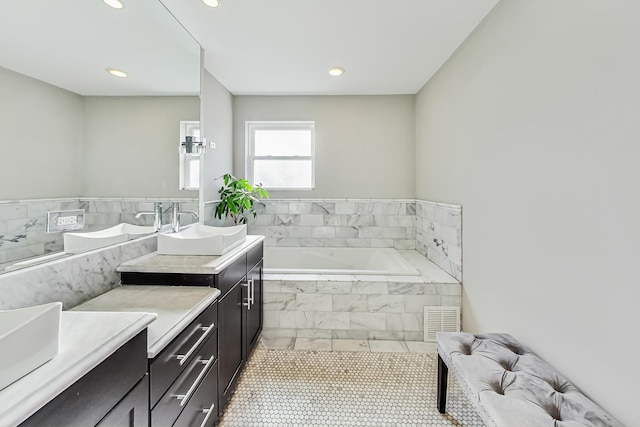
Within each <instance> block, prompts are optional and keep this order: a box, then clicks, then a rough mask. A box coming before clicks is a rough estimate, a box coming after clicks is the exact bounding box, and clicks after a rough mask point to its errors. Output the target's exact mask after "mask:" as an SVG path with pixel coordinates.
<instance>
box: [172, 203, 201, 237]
mask: <svg viewBox="0 0 640 427" xmlns="http://www.w3.org/2000/svg"><path fill="white" fill-rule="evenodd" d="M185 214H186V215H192V216H193V218H194V219H199V218H200V216H199V215H198V213H197V212H194V211H181V210H180V202H174V203H173V206H172V209H171V221H172V222H171V230H172V231H173V232H174V233H177V232H179V231H180V215H185Z"/></svg>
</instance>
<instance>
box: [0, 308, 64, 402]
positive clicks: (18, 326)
mask: <svg viewBox="0 0 640 427" xmlns="http://www.w3.org/2000/svg"><path fill="white" fill-rule="evenodd" d="M61 311H62V303H61V302H53V303H50V304H44V305H38V306H35V307H27V308H19V309H16V310H0V390H1V389H3V388H5V387H6V386H8V385H9V384H11V383H13V382H14V381H16V380H18V379H20V378H22V377H23V376H25V375H27V374H28V373H29V372H31V371H33V370H34V369H36V368H37V367H39V366H40V365H42V364H44V363H46V362H48V361H49V360H51V359H53V357H54V356H55V355H56V354H58V350H59V347H60V312H61Z"/></svg>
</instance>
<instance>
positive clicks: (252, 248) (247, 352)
mask: <svg viewBox="0 0 640 427" xmlns="http://www.w3.org/2000/svg"><path fill="white" fill-rule="evenodd" d="M263 240H264V237H263V236H247V238H246V240H245V242H244V243H243V244H242V245H240V246H238V247H236V248H234V249H232V250H231V251H229V252H227V253H226V254H224V255H221V256H188V255H187V256H182V255H159V254H157V253H151V254H148V255H145V256H143V257H140V258H137V259H134V260H131V261H128V262H125V263H124V264H122V265H121V266H120V267H119V268H118V271H120V272H121V280H122V283H123V285H129V286H127V287H128V288H133V287H135V286H145V285H146V286H149V285H155V286H176V285H179V286H183V287H184V286H189V287H212V288H216V289H217V290H219V292H220V295H219V297H218V300H217V319H218V326H217V344H218V349H219V352H218V360H217V396H218V397H217V398H218V405H217V415H218V416H219V415H221V414H222V413H223V411H224V408H225V407H226V405H227V403H228V402H229V399H230V398H231V394H232V393H233V390H234V389H235V386H236V384H237V381H238V379H239V377H240V373H241V372H242V369H243V368H244V365H245V363H246V361H247V360H248V359H249V357H250V356H251V353H252V352H253V350H254V349H255V347H256V345H257V344H258V340H259V338H260V333H261V332H262V324H263V299H262V295H263V287H262V270H263V262H262V257H263ZM153 376H154V373H153V365H152V371H151V381H152V388H153V381H154V380H153ZM208 384H209V385H211V384H212V383H208ZM152 394H153V389H152ZM153 404H154V402H153V398H152V406H153ZM154 410H155V409H154ZM152 425H153V426H154V427H155V425H156V424H155V423H153V413H152Z"/></svg>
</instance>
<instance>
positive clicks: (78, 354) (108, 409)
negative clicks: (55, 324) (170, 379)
mask: <svg viewBox="0 0 640 427" xmlns="http://www.w3.org/2000/svg"><path fill="white" fill-rule="evenodd" d="M155 319H156V316H155V315H154V314H148V313H80V312H78V313H76V312H62V314H61V322H60V352H59V353H58V354H57V355H56V356H55V357H54V358H53V359H52V360H50V361H49V362H47V363H45V364H44V365H42V366H41V367H39V368H38V369H36V370H34V371H33V372H31V373H29V374H27V375H26V376H24V377H22V378H21V379H19V380H18V381H16V382H14V383H13V384H11V385H9V386H8V387H6V388H4V389H3V390H0V425H2V426H15V425H18V424H20V423H22V424H21V425H24V426H42V425H65V426H73V425H83V426H84V425H87V426H89V425H90V426H94V425H100V424H99V423H100V422H102V421H104V422H105V423H106V424H103V425H113V423H111V422H109V421H108V420H109V419H113V418H111V417H112V416H113V417H120V414H122V415H125V414H127V415H126V416H128V417H130V419H131V420H132V423H134V422H135V425H146V424H145V420H147V419H148V416H149V415H148V404H147V403H146V398H145V395H146V384H147V383H146V382H147V375H146V374H147V359H146V356H147V355H146V348H147V332H146V328H147V326H148V325H149V324H151V323H152V322H153V321H154V320H155Z"/></svg>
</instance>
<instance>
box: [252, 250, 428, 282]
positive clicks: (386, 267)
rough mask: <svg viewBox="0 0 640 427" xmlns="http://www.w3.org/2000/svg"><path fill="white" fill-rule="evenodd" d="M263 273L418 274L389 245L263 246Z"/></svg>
mask: <svg viewBox="0 0 640 427" xmlns="http://www.w3.org/2000/svg"><path fill="white" fill-rule="evenodd" d="M264 273H265V274H371V275H389V276H417V275H419V274H420V273H419V272H418V270H416V269H415V268H413V266H412V265H411V263H409V261H407V260H406V259H405V258H404V257H403V256H402V255H400V253H399V252H398V251H396V250H395V249H392V248H322V247H317V248H316V247H265V248H264Z"/></svg>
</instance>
